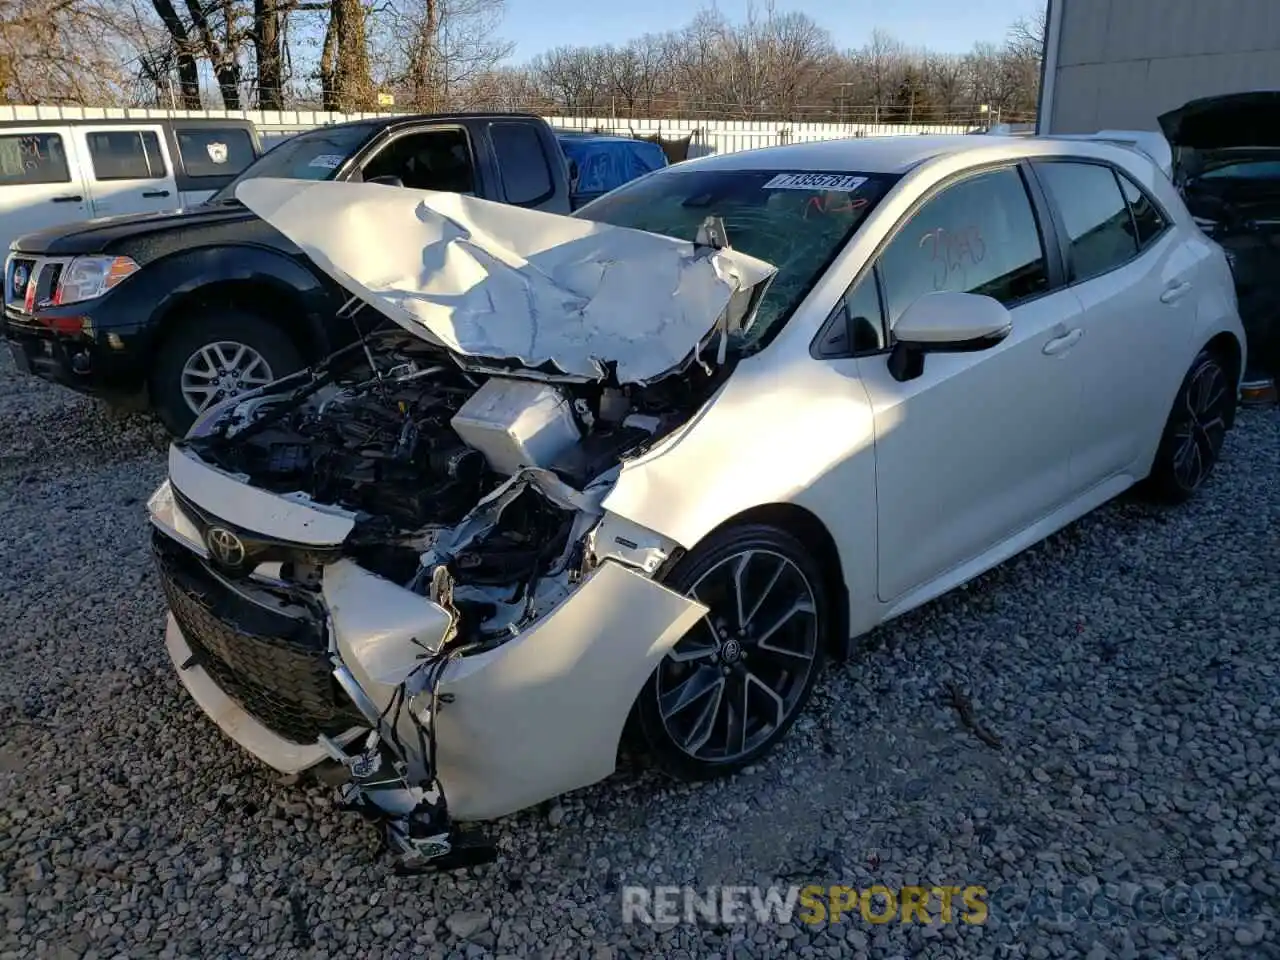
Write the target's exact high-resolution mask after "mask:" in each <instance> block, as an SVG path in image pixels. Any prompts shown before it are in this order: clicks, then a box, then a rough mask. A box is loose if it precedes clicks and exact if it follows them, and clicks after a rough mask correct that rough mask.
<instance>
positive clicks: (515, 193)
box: [489, 123, 555, 206]
mask: <svg viewBox="0 0 1280 960" xmlns="http://www.w3.org/2000/svg"><path fill="white" fill-rule="evenodd" d="M489 138H490V140H491V141H492V142H493V150H494V153H495V155H496V156H497V158H498V173H499V175H500V176H501V177H502V192H503V194H504V195H505V196H506V198H507V202H508V203H513V204H517V205H521V206H527V205H529V204H533V203H541V202H542V201H543V200H546V199H548V198H550V196H551V195H552V194H553V193H555V183H554V181H553V180H552V178H551V165H550V161H549V160H548V159H547V152H546V150H545V149H544V147H543V144H542V137H541V136H539V134H538V130H537V128H535V127H534V126H533V125H532V124H529V123H491V124H490V125H489Z"/></svg>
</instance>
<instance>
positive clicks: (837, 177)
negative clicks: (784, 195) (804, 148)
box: [761, 173, 867, 193]
mask: <svg viewBox="0 0 1280 960" xmlns="http://www.w3.org/2000/svg"><path fill="white" fill-rule="evenodd" d="M866 182H867V178H866V177H855V176H851V175H850V174H847V173H780V174H778V175H777V176H776V177H774V178H773V179H772V180H770V181H769V182H768V183H766V184H765V185H764V187H762V188H761V189H764V190H839V191H841V192H844V193H852V192H853V191H854V190H857V189H858V188H859V187H860V186H862V185H863V184H864V183H866Z"/></svg>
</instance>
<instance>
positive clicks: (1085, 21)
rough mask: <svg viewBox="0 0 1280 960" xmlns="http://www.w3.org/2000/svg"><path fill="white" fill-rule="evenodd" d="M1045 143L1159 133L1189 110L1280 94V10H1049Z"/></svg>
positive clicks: (1202, 5)
mask: <svg viewBox="0 0 1280 960" xmlns="http://www.w3.org/2000/svg"><path fill="white" fill-rule="evenodd" d="M1048 2H1049V11H1048V13H1049V15H1048V19H1047V30H1046V33H1045V58H1044V78H1043V83H1042V84H1041V92H1040V114H1039V132H1040V133H1092V132H1094V131H1097V130H1106V129H1112V130H1115V129H1124V130H1156V129H1158V125H1157V123H1156V118H1157V117H1158V116H1159V115H1160V114H1161V113H1164V112H1165V111H1166V110H1171V109H1173V108H1175V107H1179V106H1181V105H1182V104H1184V103H1186V102H1187V101H1189V100H1194V99H1197V98H1199V97H1208V96H1214V95H1216V94H1221V93H1237V92H1240V91H1245V90H1280V0H1048Z"/></svg>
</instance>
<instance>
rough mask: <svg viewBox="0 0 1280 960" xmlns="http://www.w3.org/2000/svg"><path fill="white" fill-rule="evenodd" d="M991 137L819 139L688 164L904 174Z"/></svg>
mask: <svg viewBox="0 0 1280 960" xmlns="http://www.w3.org/2000/svg"><path fill="white" fill-rule="evenodd" d="M990 139H992V138H987V137H981V138H979V137H971V136H966V135H964V134H948V135H932V136H893V137H847V138H845V139H842V140H818V141H815V142H813V143H791V144H785V145H783V146H778V147H762V148H760V149H757V150H741V151H738V152H735V153H724V154H713V155H711V156H707V157H699V158H698V159H696V160H690V161H687V163H688V164H697V165H698V166H699V167H703V168H707V169H711V168H721V169H725V170H776V169H790V170H823V171H833V172H834V171H857V172H859V173H898V174H900V173H906V172H907V171H908V170H910V169H911V168H912V167H915V166H917V165H919V164H921V163H923V162H924V161H926V160H932V159H934V158H935V157H940V156H943V155H945V154H951V153H960V152H962V151H965V150H971V149H974V148H975V147H977V146H981V145H982V144H981V141H983V140H986V141H988V142H989V141H990ZM975 141H979V143H975ZM685 165H686V164H681V166H685Z"/></svg>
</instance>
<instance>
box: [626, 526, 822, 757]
mask: <svg viewBox="0 0 1280 960" xmlns="http://www.w3.org/2000/svg"><path fill="white" fill-rule="evenodd" d="M666 585H667V586H668V587H670V588H672V589H673V590H677V591H679V592H681V593H684V594H685V595H687V596H689V597H692V598H694V599H697V600H699V601H700V602H701V603H703V604H705V605H706V606H707V607H708V608H709V612H708V614H707V615H706V616H705V617H704V618H703V619H702V620H701V621H700V622H698V623H697V624H695V625H694V627H693V628H692V629H691V630H690V631H689V632H688V633H687V634H686V635H685V636H684V637H682V638H681V639H680V641H679V642H678V643H677V644H676V646H675V648H674V649H673V650H672V651H671V652H670V653H669V654H668V655H667V656H666V657H665V658H664V659H663V661H662V662H661V663H660V664H659V665H658V668H657V669H656V670H655V671H654V673H653V675H652V676H651V677H650V678H649V680H648V682H647V683H646V685H645V687H644V689H643V690H642V691H641V694H640V699H639V702H638V703H637V719H638V720H639V727H640V732H641V734H642V736H643V739H644V741H645V745H646V746H647V748H648V751H649V753H650V754H651V755H652V756H653V758H654V759H655V761H656V762H657V764H658V766H660V767H661V768H662V769H663V770H665V771H666V772H667V773H669V774H671V775H673V776H675V777H677V778H679V779H682V780H704V779H710V778H712V777H719V776H725V775H727V774H730V773H733V772H735V771H737V770H739V769H741V768H742V767H744V766H746V765H747V764H749V763H751V762H752V761H754V760H756V759H757V758H759V757H761V756H763V755H764V754H765V753H767V752H768V751H770V750H771V749H773V747H774V746H775V745H776V744H777V743H778V742H779V741H780V740H781V739H782V738H783V736H785V735H786V732H787V730H789V729H790V727H791V725H792V724H793V723H794V722H795V720H796V717H798V716H799V714H800V712H801V711H802V710H803V709H804V706H805V704H806V703H807V702H808V700H809V696H810V694H811V693H812V692H813V686H814V682H815V681H816V680H817V677H818V673H819V671H820V669H821V666H822V661H823V654H824V637H825V632H824V631H825V627H826V624H827V623H828V622H829V607H828V599H827V595H826V591H825V589H824V581H823V578H822V575H821V571H820V570H818V569H817V567H816V564H815V563H814V561H813V558H812V557H811V556H810V555H809V554H808V552H807V551H806V550H805V549H804V547H803V545H802V544H800V543H799V541H797V540H796V539H795V538H794V537H793V536H791V535H790V534H789V533H787V532H786V531H784V530H780V529H778V528H776V527H771V526H766V525H761V524H749V525H743V526H741V527H731V528H727V529H726V530H724V531H722V532H720V533H718V534H713V535H712V536H711V537H710V538H709V539H708V540H707V541H706V542H705V543H703V544H702V545H700V546H699V547H698V548H696V549H695V550H693V551H692V552H691V553H689V554H688V555H687V556H686V557H684V558H683V559H682V560H681V561H680V562H679V563H678V564H677V565H676V567H675V569H674V570H672V572H671V575H670V576H669V577H668V578H667V581H666Z"/></svg>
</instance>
